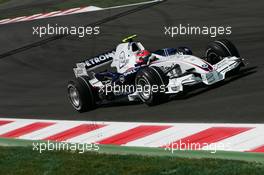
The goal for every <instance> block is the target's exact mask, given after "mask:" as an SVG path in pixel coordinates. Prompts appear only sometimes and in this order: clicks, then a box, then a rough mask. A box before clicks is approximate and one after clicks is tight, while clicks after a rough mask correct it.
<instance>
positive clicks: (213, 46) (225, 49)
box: [205, 39, 240, 64]
mask: <svg viewBox="0 0 264 175" xmlns="http://www.w3.org/2000/svg"><path fill="white" fill-rule="evenodd" d="M228 56H235V57H240V54H239V52H238V50H237V48H236V47H235V45H234V44H233V43H232V42H231V41H229V40H227V39H219V40H216V41H213V42H210V43H209V44H208V46H207V48H206V52H205V60H206V61H207V62H208V63H210V64H216V63H218V62H219V61H221V60H222V59H223V58H224V57H228Z"/></svg>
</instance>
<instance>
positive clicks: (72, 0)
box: [0, 0, 147, 19]
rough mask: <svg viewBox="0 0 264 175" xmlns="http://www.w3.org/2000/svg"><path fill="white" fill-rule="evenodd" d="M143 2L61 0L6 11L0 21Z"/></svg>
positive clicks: (132, 0) (128, 0) (142, 0)
mask: <svg viewBox="0 0 264 175" xmlns="http://www.w3.org/2000/svg"><path fill="white" fill-rule="evenodd" d="M2 1H3V2H5V1H8V0H0V3H1V2H2ZM145 1H147V0H67V1H63V0H62V1H61V3H53V4H40V5H34V7H30V6H29V7H23V8H21V9H20V10H16V11H14V10H11V11H6V12H4V13H1V14H0V19H4V18H12V17H18V16H29V15H33V14H38V13H46V12H52V11H56V10H63V9H69V8H75V7H84V6H91V5H92V6H98V7H101V8H105V7H112V6H118V5H126V4H132V3H138V2H145Z"/></svg>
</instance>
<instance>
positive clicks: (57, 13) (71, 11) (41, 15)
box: [0, 0, 163, 25]
mask: <svg viewBox="0 0 264 175" xmlns="http://www.w3.org/2000/svg"><path fill="white" fill-rule="evenodd" d="M162 1H163V0H153V1H146V2H140V3H133V4H127V5H120V6H113V7H107V8H100V7H96V6H87V7H77V8H72V9H68V10H64V11H61V10H59V11H54V12H49V13H39V14H34V15H31V16H22V17H16V18H13V19H10V18H8V19H2V20H0V25H2V24H9V23H16V22H21V21H32V20H37V19H43V18H51V17H57V16H65V15H71V14H78V13H86V12H91V11H99V10H111V9H117V8H124V7H132V6H139V5H144V4H151V3H156V2H162Z"/></svg>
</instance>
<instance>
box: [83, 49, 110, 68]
mask: <svg viewBox="0 0 264 175" xmlns="http://www.w3.org/2000/svg"><path fill="white" fill-rule="evenodd" d="M114 54H115V51H111V52H107V53H105V54H102V55H98V56H96V57H94V58H91V59H89V60H86V61H85V65H86V67H87V68H91V67H94V66H96V65H100V64H103V63H106V62H108V61H111V60H113V57H114Z"/></svg>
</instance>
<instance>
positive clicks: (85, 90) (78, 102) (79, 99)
mask: <svg viewBox="0 0 264 175" xmlns="http://www.w3.org/2000/svg"><path fill="white" fill-rule="evenodd" d="M67 89H68V98H69V100H70V103H71V104H72V106H73V107H74V109H75V110H77V111H79V112H86V111H89V110H91V109H93V108H95V106H96V96H95V91H94V90H93V87H92V86H91V84H90V83H89V78H88V77H86V76H82V77H78V78H77V79H76V80H72V81H70V82H69V83H68V86H67Z"/></svg>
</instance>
